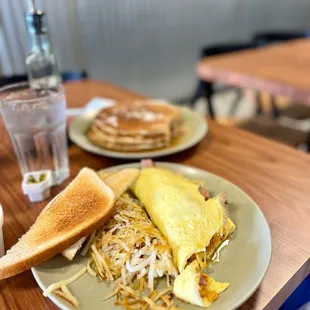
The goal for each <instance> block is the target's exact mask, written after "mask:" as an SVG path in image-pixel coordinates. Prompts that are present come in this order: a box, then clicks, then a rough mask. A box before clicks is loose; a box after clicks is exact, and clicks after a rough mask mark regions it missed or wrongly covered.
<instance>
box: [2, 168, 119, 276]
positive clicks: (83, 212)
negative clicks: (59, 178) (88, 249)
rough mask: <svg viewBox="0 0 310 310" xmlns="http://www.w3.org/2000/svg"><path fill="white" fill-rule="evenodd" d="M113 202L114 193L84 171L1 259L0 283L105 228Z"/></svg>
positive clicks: (91, 173) (84, 169) (88, 172)
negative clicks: (1, 280)
mask: <svg viewBox="0 0 310 310" xmlns="http://www.w3.org/2000/svg"><path fill="white" fill-rule="evenodd" d="M114 201H115V195H114V193H113V191H112V190H111V189H110V188H109V187H108V186H107V185H105V184H104V183H103V182H102V181H101V179H100V178H99V177H98V176H97V174H96V173H95V172H94V171H92V170H91V169H88V168H83V169H82V170H81V171H80V173H79V174H78V176H77V177H76V178H75V179H74V180H73V181H72V182H71V183H70V184H69V185H68V186H67V187H66V189H65V190H64V191H62V192H61V193H60V194H59V195H58V196H57V197H56V198H54V199H53V200H52V201H51V202H50V203H49V205H48V206H47V207H46V208H45V209H44V210H43V212H41V214H40V215H39V217H38V218H37V220H36V221H35V223H34V224H33V225H32V227H31V228H30V229H29V231H28V232H26V233H25V234H24V235H23V236H22V237H21V238H20V239H19V241H18V242H17V243H16V244H15V245H14V246H13V247H12V248H11V249H10V250H9V251H7V253H6V255H5V256H3V257H2V258H1V259H0V279H4V278H7V277H10V276H14V275H16V274H18V273H20V272H23V271H25V270H27V269H30V268H31V267H33V266H36V265H38V264H40V263H42V262H44V261H46V260H48V259H49V258H51V257H53V256H54V255H56V254H57V253H60V252H61V251H63V250H65V249H67V248H68V247H69V246H71V245H72V244H74V243H75V242H77V241H78V240H79V239H80V238H81V237H85V236H87V235H88V234H90V233H91V232H93V231H94V230H95V229H97V228H99V227H100V226H102V225H103V224H104V223H105V222H106V221H108V220H109V219H110V217H111V216H112V215H113V212H114V208H115V207H114Z"/></svg>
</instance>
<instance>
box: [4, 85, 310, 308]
mask: <svg viewBox="0 0 310 310" xmlns="http://www.w3.org/2000/svg"><path fill="white" fill-rule="evenodd" d="M66 95H67V100H68V105H69V106H70V107H81V106H83V105H85V104H86V103H87V101H89V100H90V99H91V98H92V97H94V96H104V97H111V98H114V99H129V98H137V97H141V96H138V95H136V94H134V93H131V92H129V91H125V90H122V89H120V88H117V87H115V86H112V85H109V84H106V83H103V82H95V81H90V82H87V81H85V82H76V83H70V84H67V85H66ZM209 127H210V130H209V133H208V135H207V137H206V138H205V139H204V140H203V141H202V142H201V143H200V144H199V145H197V146H196V147H194V148H192V149H190V150H187V151H185V152H183V153H180V154H177V155H173V156H169V157H167V158H164V159H163V160H166V161H172V162H178V163H182V164H186V165H191V166H194V167H199V168H202V169H205V170H208V171H210V172H213V173H215V174H217V175H219V176H222V177H224V178H226V179H228V180H230V181H231V182H233V183H235V184H236V185H237V186H239V187H240V188H242V189H243V190H244V191H245V192H246V193H248V194H249V195H250V196H251V197H252V198H253V199H254V200H255V201H256V202H257V204H258V205H259V206H260V207H261V209H262V211H263V212H264V214H265V216H266V218H267V220H268V223H269V225H270V228H271V233H272V243H273V249H272V251H273V253H272V260H271V264H270V267H269V269H268V271H267V274H266V277H265V278H264V280H263V282H262V284H261V286H260V287H259V289H258V290H257V291H256V292H255V293H254V295H253V296H252V297H251V298H250V299H249V300H248V301H247V302H246V303H245V304H244V305H243V306H242V307H241V309H263V308H265V309H277V308H278V307H279V306H280V305H281V304H282V303H283V302H284V301H285V299H286V298H287V297H288V296H289V295H290V294H291V293H292V291H293V290H294V289H295V288H296V287H297V286H298V285H299V284H300V283H301V282H302V280H303V279H304V278H305V277H306V276H307V275H308V274H309V270H310V263H309V257H310V233H309V232H310V231H309V216H310V191H309V189H310V157H309V156H308V155H306V154H303V153H300V152H297V151H295V150H293V149H291V148H288V147H286V146H283V145H280V144H276V143H274V142H271V141H269V140H265V139H263V138H260V137H258V136H254V135H251V134H249V133H246V132H243V131H241V130H239V129H235V128H229V127H223V126H221V125H219V124H216V123H214V122H212V121H210V122H209ZM0 134H1V144H0V169H1V170H0V172H1V178H0V201H1V203H2V205H3V209H4V219H5V221H4V239H5V244H6V247H7V248H9V247H11V246H12V245H13V244H14V243H15V242H16V241H17V239H18V238H19V237H20V236H21V235H22V234H23V233H24V232H25V231H26V230H27V229H28V228H29V227H30V226H31V224H32V223H33V222H34V220H35V219H36V217H37V216H38V214H39V212H40V211H41V210H42V208H43V207H44V205H45V204H46V203H37V204H34V203H30V202H29V201H28V199H27V197H26V196H24V195H23V194H22V190H21V186H20V184H21V176H20V172H19V167H18V165H17V161H16V159H15V156H14V152H13V149H12V146H11V143H10V140H9V137H8V135H7V134H6V132H5V129H4V126H3V123H2V122H1V123H0ZM69 157H70V167H71V175H72V177H74V176H75V175H76V174H77V172H78V171H79V169H81V168H82V167H84V166H88V167H90V168H93V169H101V168H105V167H109V166H113V165H116V164H119V163H121V162H120V161H119V160H115V159H109V158H105V157H99V156H96V155H92V154H90V153H87V152H85V151H83V150H81V149H80V148H78V147H77V146H75V145H70V146H69ZM64 186H65V185H62V186H59V187H57V188H55V189H53V195H55V194H56V193H57V192H59V191H60V190H61V189H62V188H63V187H64ZM237 224H238V223H237ZM0 309H24V310H28V309H36V310H37V309H56V306H55V305H53V304H52V302H51V301H50V300H49V299H47V298H44V297H43V296H42V292H41V290H40V289H39V287H38V286H37V284H36V282H35V280H34V278H33V277H32V274H31V272H30V271H28V272H25V273H23V274H20V275H17V276H15V277H13V278H10V279H7V280H4V281H0Z"/></svg>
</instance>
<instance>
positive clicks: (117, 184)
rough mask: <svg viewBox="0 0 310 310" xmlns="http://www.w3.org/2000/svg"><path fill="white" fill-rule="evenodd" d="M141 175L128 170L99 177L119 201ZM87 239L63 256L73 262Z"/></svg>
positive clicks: (79, 242) (132, 169)
mask: <svg viewBox="0 0 310 310" xmlns="http://www.w3.org/2000/svg"><path fill="white" fill-rule="evenodd" d="M139 173H140V171H139V169H135V168H126V169H123V170H120V171H117V172H104V171H100V172H99V173H98V175H99V176H100V178H101V179H102V180H103V182H104V183H105V184H106V185H107V186H109V187H110V188H111V189H112V190H113V192H114V194H115V198H116V199H117V198H119V197H120V196H121V195H122V194H124V193H125V192H126V191H127V190H128V189H129V187H130V186H131V185H132V184H133V182H134V181H135V180H136V179H137V177H138V176H139ZM85 239H86V238H85V237H83V238H81V239H80V240H78V241H77V242H76V243H74V244H72V245H71V246H70V247H69V248H68V249H66V250H64V251H62V252H61V254H62V255H63V256H64V257H65V258H66V259H67V260H72V259H73V258H74V257H75V255H76V253H77V252H78V250H79V249H80V248H81V247H82V245H83V242H84V241H85Z"/></svg>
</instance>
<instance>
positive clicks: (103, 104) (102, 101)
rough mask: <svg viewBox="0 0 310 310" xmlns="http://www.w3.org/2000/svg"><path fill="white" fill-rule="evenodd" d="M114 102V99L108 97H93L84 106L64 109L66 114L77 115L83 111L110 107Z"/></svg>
mask: <svg viewBox="0 0 310 310" xmlns="http://www.w3.org/2000/svg"><path fill="white" fill-rule="evenodd" d="M114 104H115V100H113V99H110V98H101V97H94V98H93V99H91V100H90V101H89V102H88V103H87V104H86V105H85V107H84V108H69V109H67V110H66V116H78V115H81V114H84V113H88V112H92V111H97V110H100V109H105V108H108V107H111V106H113V105H114Z"/></svg>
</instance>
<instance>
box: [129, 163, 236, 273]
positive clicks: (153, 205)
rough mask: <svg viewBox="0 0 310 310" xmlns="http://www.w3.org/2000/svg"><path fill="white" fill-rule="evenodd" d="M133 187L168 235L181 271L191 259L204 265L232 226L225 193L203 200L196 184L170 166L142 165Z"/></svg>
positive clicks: (148, 211)
mask: <svg viewBox="0 0 310 310" xmlns="http://www.w3.org/2000/svg"><path fill="white" fill-rule="evenodd" d="M132 190H133V192H134V194H135V195H136V196H137V197H138V199H139V200H140V201H141V202H142V203H143V205H144V206H145V209H146V211H147V213H148V214H149V216H150V218H151V220H152V221H153V223H154V224H155V225H156V226H157V227H158V228H159V230H160V231H161V233H162V234H163V235H164V236H165V237H166V238H167V240H168V243H169V245H170V247H171V249H172V254H173V261H174V264H175V266H176V267H177V268H178V270H179V272H180V273H181V272H182V271H183V270H184V269H185V267H186V266H187V265H188V264H189V263H190V262H192V261H193V260H196V261H198V263H199V264H200V268H203V267H205V266H206V262H207V261H208V260H210V259H211V258H212V256H213V254H214V252H215V251H216V249H217V248H218V247H219V246H220V245H221V243H222V242H223V241H224V240H225V239H227V237H228V236H229V234H230V233H232V232H233V231H234V229H235V225H234V223H233V222H232V221H231V220H230V219H229V217H228V210H227V206H226V197H225V195H224V194H219V195H217V196H215V197H214V198H211V199H208V200H207V201H206V200H205V197H204V196H203V195H202V194H201V193H200V191H199V184H197V183H195V182H193V181H191V180H189V179H187V178H185V177H183V176H181V175H179V174H176V173H174V172H172V171H170V170H166V169H163V168H157V167H151V168H144V169H142V170H141V172H140V175H139V177H138V178H137V180H136V182H135V183H134V185H133V188H132Z"/></svg>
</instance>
